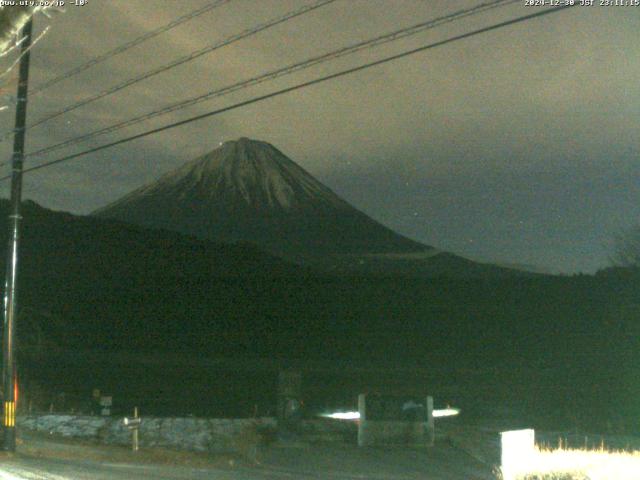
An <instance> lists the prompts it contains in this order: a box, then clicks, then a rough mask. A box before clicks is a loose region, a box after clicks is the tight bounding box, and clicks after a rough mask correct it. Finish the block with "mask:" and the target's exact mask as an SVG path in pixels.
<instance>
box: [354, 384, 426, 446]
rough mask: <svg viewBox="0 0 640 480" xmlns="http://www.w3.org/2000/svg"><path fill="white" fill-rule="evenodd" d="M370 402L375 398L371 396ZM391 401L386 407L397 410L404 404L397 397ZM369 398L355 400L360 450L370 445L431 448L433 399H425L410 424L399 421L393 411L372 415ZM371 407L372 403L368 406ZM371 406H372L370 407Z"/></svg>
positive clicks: (398, 415)
mask: <svg viewBox="0 0 640 480" xmlns="http://www.w3.org/2000/svg"><path fill="white" fill-rule="evenodd" d="M373 397H374V399H375V397H376V396H373ZM388 398H389V399H391V402H390V405H388V406H390V407H396V410H397V407H399V406H400V405H401V404H402V403H405V402H404V400H403V399H402V398H401V397H398V398H393V397H390V396H389V397H388ZM368 399H369V396H368V395H365V394H360V395H359V396H358V411H359V413H360V421H359V422H358V445H359V446H361V447H367V446H374V445H412V446H427V445H433V443H434V440H435V424H434V421H433V397H425V398H424V399H423V400H422V403H421V405H420V410H419V411H418V412H417V413H416V415H417V416H416V417H415V418H414V419H412V420H408V419H402V418H401V417H402V415H400V414H399V412H397V411H394V408H391V409H388V411H386V412H380V411H379V412H376V414H377V417H376V414H374V412H372V411H370V410H374V409H373V408H371V409H370V408H369V404H368ZM371 403H373V402H371ZM371 406H373V405H371Z"/></svg>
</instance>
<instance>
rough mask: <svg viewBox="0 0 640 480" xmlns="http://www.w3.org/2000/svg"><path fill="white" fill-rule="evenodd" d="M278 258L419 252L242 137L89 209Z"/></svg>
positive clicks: (277, 156) (413, 244)
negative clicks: (250, 246) (240, 244)
mask: <svg viewBox="0 0 640 480" xmlns="http://www.w3.org/2000/svg"><path fill="white" fill-rule="evenodd" d="M94 215H96V216H98V217H103V218H115V219H118V220H123V221H126V222H129V223H133V224H139V225H145V226H150V227H156V228H166V229H171V230H175V231H179V232H182V233H188V234H192V235H196V236H198V237H202V238H209V239H214V240H220V241H225V242H237V241H249V242H253V243H256V244H257V245H259V246H261V247H263V248H265V249H266V250H268V251H270V252H273V253H277V254H280V255H284V256H292V255H293V256H295V255H299V254H302V255H314V256H315V255H326V254H364V253H367V254H370V253H391V252H402V253H409V252H425V251H428V250H430V249H431V248H430V247H428V246H425V245H422V244H420V243H418V242H415V241H413V240H410V239H408V238H406V237H403V236H401V235H399V234H397V233H395V232H393V231H392V230H390V229H389V228H387V227H385V226H383V225H381V224H379V223H378V222H376V221H375V220H373V219H371V218H370V217H368V216H367V215H365V214H364V213H362V212H360V211H359V210H357V209H355V208H354V207H352V206H351V205H349V204H348V203H347V202H345V201H344V200H343V199H341V198H340V197H338V196H337V195H336V194H335V193H333V192H332V191H331V190H330V189H328V188H327V187H326V186H324V185H323V184H322V183H320V182H318V181H317V180H316V179H315V178H313V177H312V176H311V175H310V174H309V173H307V172H306V171H305V170H304V169H302V168H301V167H300V166H298V165H297V164H296V163H294V162H293V161H292V160H290V159H289V158H287V157H286V156H285V155H284V154H283V153H282V152H280V151H279V150H278V149H276V148H275V147H273V146H272V145H270V144H268V143H265V142H259V141H254V140H249V139H247V138H241V139H239V140H237V141H231V142H226V143H224V144H223V145H222V146H221V147H220V148H218V149H216V150H214V151H212V152H211V153H209V154H207V155H205V156H203V157H201V158H198V159H196V160H194V161H192V162H190V163H187V164H186V165H184V166H182V167H180V168H178V169H177V170H175V171H173V172H170V173H168V174H166V175H165V176H163V177H162V178H160V179H159V180H158V181H156V182H154V183H152V184H151V185H147V186H144V187H142V188H139V189H137V190H135V191H133V192H132V193H130V194H129V195H127V196H125V197H124V198H122V199H120V200H118V201H116V202H114V203H112V204H110V205H107V206H106V207H104V208H102V209H100V210H98V211H96V212H94Z"/></svg>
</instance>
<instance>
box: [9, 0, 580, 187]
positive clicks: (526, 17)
mask: <svg viewBox="0 0 640 480" xmlns="http://www.w3.org/2000/svg"><path fill="white" fill-rule="evenodd" d="M574 6H575V5H569V4H567V5H563V6H559V7H553V8H550V9H546V10H542V11H539V12H536V13H532V14H529V15H524V16H522V17H517V18H514V19H511V20H507V21H504V22H500V23H496V24H494V25H490V26H488V27H484V28H480V29H477V30H473V31H471V32H467V33H463V34H460V35H456V36H454V37H449V38H447V39H445V40H440V41H438V42H435V43H431V44H428V45H424V46H422V47H418V48H414V49H411V50H407V51H404V52H402V53H398V54H395V55H391V56H388V57H385V58H382V59H380V60H376V61H373V62H369V63H365V64H363V65H359V66H357V67H352V68H349V69H346V70H342V71H340V72H337V73H333V74H330V75H325V76H323V77H320V78H316V79H314V80H310V81H308V82H304V83H300V84H298V85H294V86H292V87H288V88H283V89H281V90H277V91H274V92H271V93H268V94H265V95H260V96H258V97H254V98H251V99H249V100H244V101H242V102H238V103H235V104H233V105H229V106H227V107H223V108H220V109H217V110H213V111H211V112H207V113H204V114H201V115H196V116H194V117H191V118H188V119H185V120H181V121H179V122H174V123H170V124H168V125H165V126H162V127H159V128H154V129H153V130H148V131H146V132H143V133H139V134H137V135H132V136H130V137H126V138H123V139H120V140H117V141H115V142H111V143H107V144H105V145H100V146H98V147H95V148H91V149H89V150H84V151H82V152H78V153H74V154H72V155H67V156H65V157H62V158H58V159H56V160H51V161H49V162H45V163H41V164H40V165H35V166H33V167H30V168H27V169H25V170H24V171H25V173H26V172H32V171H35V170H40V169H43V168H47V167H50V166H52V165H57V164H59V163H63V162H68V161H70V160H73V159H76V158H79V157H83V156H86V155H89V154H91V153H95V152H99V151H101V150H105V149H107V148H111V147H115V146H117V145H122V144H124V143H128V142H131V141H133V140H138V139H140V138H144V137H148V136H150V135H154V134H156V133H160V132H164V131H166V130H170V129H172V128H176V127H180V126H183V125H187V124H190V123H193V122H196V121H198V120H203V119H205V118H209V117H213V116H215V115H220V114H222V113H225V112H229V111H231V110H236V109H238V108H241V107H245V106H247V105H251V104H254V103H258V102H261V101H264V100H267V99H270V98H274V97H277V96H280V95H284V94H286V93H290V92H293V91H296V90H301V89H303V88H307V87H310V86H312V85H316V84H319V83H322V82H326V81H328V80H333V79H335V78H339V77H343V76H345V75H349V74H351V73H355V72H359V71H362V70H365V69H368V68H371V67H375V66H378V65H383V64H386V63H389V62H392V61H395V60H398V59H400V58H404V57H408V56H409V55H414V54H416V53H420V52H424V51H426V50H430V49H432V48H436V47H440V46H442V45H447V44H449V43H453V42H456V41H459V40H463V39H465V38H470V37H473V36H475V35H479V34H482V33H487V32H490V31H493V30H497V29H499V28H503V27H507V26H510V25H514V24H517V23H522V22H525V21H528V20H531V19H534V18H538V17H542V16H545V15H550V14H553V13H558V12H561V11H564V10H566V9H568V8H572V7H574ZM8 178H10V176H4V177H2V178H0V180H6V179H8Z"/></svg>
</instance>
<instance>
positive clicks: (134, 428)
mask: <svg viewBox="0 0 640 480" xmlns="http://www.w3.org/2000/svg"><path fill="white" fill-rule="evenodd" d="M141 422H142V420H141V419H140V417H139V416H138V407H134V409H133V418H127V417H125V418H124V421H123V423H124V426H125V427H127V428H128V429H129V430H131V448H132V450H133V451H134V452H137V451H138V449H139V441H138V431H139V429H140V423H141Z"/></svg>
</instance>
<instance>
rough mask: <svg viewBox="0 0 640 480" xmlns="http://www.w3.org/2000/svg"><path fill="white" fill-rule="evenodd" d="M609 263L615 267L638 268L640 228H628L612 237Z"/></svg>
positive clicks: (639, 261)
mask: <svg viewBox="0 0 640 480" xmlns="http://www.w3.org/2000/svg"><path fill="white" fill-rule="evenodd" d="M611 262H612V263H613V264H614V265H615V266H616V267H624V268H640V226H636V227H633V228H630V229H628V230H626V231H624V232H622V233H620V234H618V235H616V236H615V237H614V249H613V254H612V255H611Z"/></svg>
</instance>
